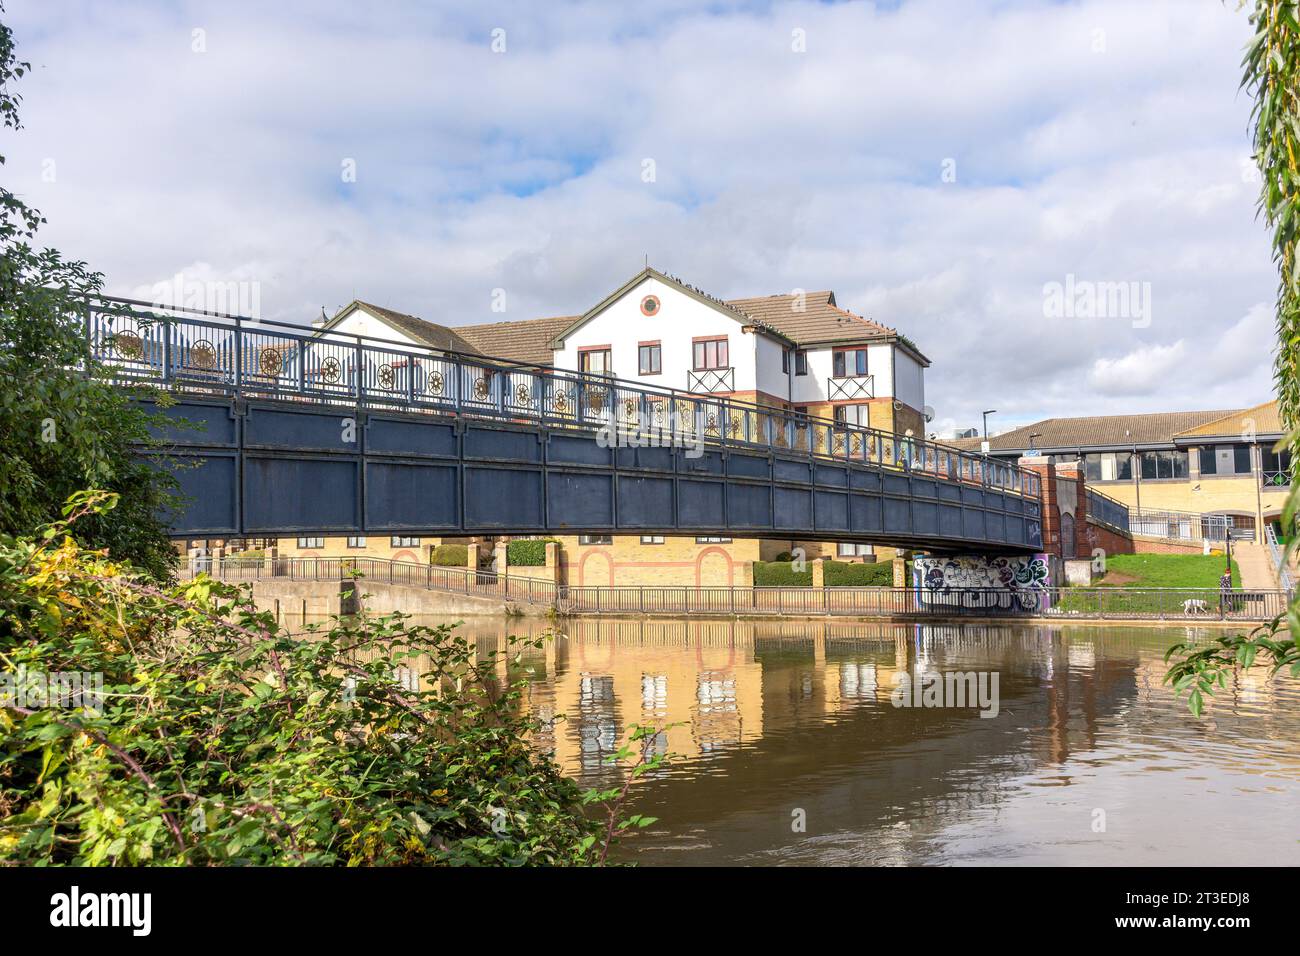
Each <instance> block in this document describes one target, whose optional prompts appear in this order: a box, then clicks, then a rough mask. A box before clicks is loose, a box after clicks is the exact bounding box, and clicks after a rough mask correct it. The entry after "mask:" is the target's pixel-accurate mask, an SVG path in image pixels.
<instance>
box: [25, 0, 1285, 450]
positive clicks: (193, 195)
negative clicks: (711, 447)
mask: <svg viewBox="0 0 1300 956" xmlns="http://www.w3.org/2000/svg"><path fill="white" fill-rule="evenodd" d="M1236 6H1237V5H1236V4H1235V3H1220V2H1216V0H1205V2H1176V3H1161V2H1158V0H1146V2H1143V3H1140V4H1136V3H1131V2H1079V3H1068V4H1062V3H1029V2H998V3H981V2H975V0H970V2H961V3H956V2H948V3H939V2H904V3H889V4H856V3H845V4H822V3H766V4H744V3H725V2H718V3H707V4H704V3H688V2H668V3H662V4H621V3H620V4H613V3H563V2H551V3H546V4H537V3H517V4H498V3H491V2H482V3H474V4H464V5H452V4H434V5H430V4H427V3H425V4H420V3H400V2H380V3H375V4H364V5H363V4H355V3H339V4H329V3H292V2H291V3H284V4H274V5H272V4H265V3H260V4H259V3H240V2H223V3H172V4H160V3H131V2H129V0H126V2H116V3H113V4H107V3H77V2H72V0H57V2H51V0H40V2H34V0H9V3H8V4H7V7H8V9H7V12H6V17H7V20H8V22H10V23H11V24H12V26H13V27H14V29H15V32H16V35H17V41H18V44H19V53H20V55H21V56H22V57H23V58H25V59H27V60H30V61H31V62H32V64H33V67H34V71H33V73H32V74H31V75H30V77H29V78H28V79H26V80H24V81H23V84H22V87H21V92H22V93H23V95H24V97H25V101H24V106H23V118H24V122H25V127H26V128H25V129H24V130H22V131H20V132H19V133H18V134H17V135H13V134H9V133H6V134H5V138H4V146H3V149H0V152H3V153H4V155H5V156H6V157H7V159H8V162H7V164H6V167H5V175H6V177H7V180H6V183H7V184H8V185H10V186H11V188H14V189H15V190H17V191H18V192H20V193H21V194H22V195H24V197H25V198H26V199H27V200H28V201H30V202H31V203H32V204H34V205H36V206H37V207H38V208H40V209H41V210H42V211H43V212H44V213H45V214H46V216H47V218H48V219H49V225H48V227H47V228H46V229H45V231H44V233H43V238H44V241H45V242H47V243H49V244H51V245H55V246H57V247H58V248H60V249H61V250H63V251H64V252H65V253H66V254H67V255H70V256H75V257H78V258H82V259H85V260H87V261H89V262H90V263H91V264H92V265H93V266H94V267H95V268H97V269H99V270H101V271H103V272H104V273H105V274H106V276H107V279H108V285H109V288H110V290H111V291H114V292H118V293H123V294H130V293H140V292H142V291H148V290H149V289H150V288H151V287H152V286H153V285H154V284H155V283H159V282H163V281H167V280H170V278H171V277H172V276H174V275H175V274H177V273H181V274H183V275H184V276H185V277H186V278H187V279H191V280H194V281H208V280H212V281H219V280H230V279H234V280H241V281H246V282H256V283H258V284H259V288H260V293H261V311H262V314H263V316H265V317H267V318H275V319H284V320H290V321H302V322H306V321H309V320H310V319H312V318H313V317H315V316H317V315H319V313H320V310H321V307H322V306H324V307H325V309H326V310H327V311H333V309H335V308H336V307H337V306H339V305H341V304H342V303H345V302H347V301H348V300H350V299H352V298H353V297H359V298H363V299H368V300H371V301H374V302H377V303H380V304H383V305H387V306H389V307H392V308H395V309H399V310H401V311H405V312H410V313H413V314H417V315H420V316H422V317H424V318H428V319H431V320H433V321H437V322H442V323H445V324H449V325H456V324H463V323H471V322H486V321H494V320H499V319H503V318H506V319H516V318H530V317H535V316H541V315H557V314H572V313H579V312H582V311H583V310H585V309H586V308H587V307H589V306H590V305H591V304H593V303H594V302H596V301H598V300H599V299H600V298H602V297H603V296H604V295H605V294H607V293H608V292H609V291H611V290H612V289H614V288H616V287H617V286H618V285H619V284H621V283H622V282H623V281H624V280H625V279H626V278H627V277H628V276H630V275H631V274H632V273H634V272H635V271H636V270H637V269H638V268H640V266H641V264H642V262H643V260H644V257H645V256H647V255H648V256H649V258H650V262H651V264H653V265H655V266H656V267H658V268H660V269H663V270H665V271H668V272H672V273H674V274H676V275H679V276H681V277H682V278H684V279H686V280H687V281H689V282H691V283H692V284H694V285H696V286H699V287H701V288H703V289H705V290H707V291H709V292H711V293H713V294H715V295H719V296H722V297H724V298H728V297H738V296H750V295H763V294H774V293H781V292H788V291H790V290H792V289H795V288H804V289H825V288H831V289H834V290H835V292H836V294H837V297H838V299H839V302H840V304H841V305H843V306H845V307H847V308H850V309H852V310H854V311H856V312H859V313H862V314H865V315H869V316H871V317H872V318H874V319H876V320H877V321H880V322H883V323H885V324H887V325H890V326H893V327H896V328H898V329H899V330H900V331H902V332H905V333H906V334H907V335H908V336H909V337H910V338H912V339H913V340H914V341H915V342H916V343H917V344H918V346H919V347H920V348H921V349H922V350H923V351H924V352H925V353H926V354H927V355H928V356H929V357H930V359H931V360H932V362H933V365H932V367H931V369H930V370H929V373H928V375H927V380H926V387H927V398H928V403H929V404H930V405H931V406H932V407H933V409H934V411H935V414H936V418H935V422H934V423H933V425H932V427H933V428H935V429H937V430H939V431H941V432H942V431H945V430H946V429H949V428H952V427H963V426H968V425H977V424H978V423H979V414H978V413H979V411H980V410H981V409H984V408H991V407H996V408H998V409H999V410H1000V415H999V416H997V419H995V421H1000V422H1001V424H1003V425H1004V426H1005V425H1010V424H1013V423H1023V422H1027V421H1032V420H1035V419H1037V418H1040V417H1047V416H1052V415H1083V414H1104V413H1119V412H1142V411H1157V410H1175V409H1183V408H1218V407H1225V408H1226V407H1234V406H1238V405H1243V404H1249V403H1254V402H1258V401H1263V400H1266V399H1267V398H1269V397H1270V396H1271V360H1272V359H1271V357H1272V349H1273V339H1272V317H1271V308H1270V304H1271V301H1272V296H1273V290H1274V284H1275V278H1274V273H1273V270H1272V266H1271V262H1270V256H1269V247H1268V239H1267V233H1266V231H1265V230H1264V228H1263V226H1262V225H1261V224H1260V223H1259V222H1258V221H1257V219H1256V217H1255V196H1256V192H1257V188H1258V187H1257V185H1256V182H1255V181H1254V180H1253V179H1252V176H1251V167H1250V163H1249V141H1248V134H1249V108H1250V103H1249V99H1248V97H1247V96H1246V95H1245V94H1244V93H1239V91H1238V85H1239V82H1240V68H1239V62H1240V58H1241V49H1242V46H1243V45H1244V43H1245V41H1246V39H1247V37H1248V36H1249V33H1250V30H1249V25H1248V23H1247V20H1246V12H1244V11H1240V10H1237V9H1236ZM196 31H197V32H196ZM494 31H504V32H503V33H502V32H494ZM494 38H495V40H496V46H497V49H496V50H494V49H493V43H494ZM502 39H503V40H504V49H501V46H502V43H501V41H502ZM648 160H649V161H653V168H654V177H653V179H652V180H651V181H647V179H646V177H645V175H644V170H645V169H646V162H647V161H648ZM349 162H351V164H352V165H353V166H354V167H355V170H356V177H355V181H354V182H353V181H345V180H344V178H343V175H342V172H341V170H342V169H343V168H344V166H345V164H347V163H349ZM945 171H947V172H948V174H949V175H947V176H945V175H944V173H945ZM1067 276H1074V277H1075V280H1076V281H1077V282H1081V283H1093V284H1099V283H1125V284H1129V283H1136V286H1134V288H1136V289H1149V291H1150V300H1149V302H1150V309H1149V313H1147V314H1146V315H1145V316H1140V317H1138V318H1137V319H1134V318H1133V317H1132V316H1129V315H1122V316H1118V317H1100V318H1097V317H1093V318H1087V317H1078V316H1074V317H1060V316H1056V317H1053V316H1050V315H1048V314H1046V313H1047V310H1046V309H1045V305H1044V302H1045V295H1044V287H1045V286H1047V285H1049V284H1050V283H1054V282H1055V283H1064V282H1066V280H1067ZM497 289H504V290H505V293H506V296H505V302H506V307H507V311H506V313H505V314H504V315H503V314H500V313H496V312H493V311H492V304H493V302H494V301H500V299H499V297H497V298H496V299H494V290H497Z"/></svg>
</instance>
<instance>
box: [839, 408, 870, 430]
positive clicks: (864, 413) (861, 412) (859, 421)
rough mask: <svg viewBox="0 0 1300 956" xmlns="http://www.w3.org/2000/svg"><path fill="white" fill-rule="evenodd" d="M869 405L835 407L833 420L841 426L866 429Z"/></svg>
mask: <svg viewBox="0 0 1300 956" xmlns="http://www.w3.org/2000/svg"><path fill="white" fill-rule="evenodd" d="M870 412H871V406H870V405H836V406H835V411H834V415H835V420H836V421H837V422H839V423H840V424H841V425H860V426H861V427H863V428H866V427H867V425H868V424H870Z"/></svg>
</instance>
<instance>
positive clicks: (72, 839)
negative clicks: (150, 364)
mask: <svg viewBox="0 0 1300 956" xmlns="http://www.w3.org/2000/svg"><path fill="white" fill-rule="evenodd" d="M116 501H117V499H116V498H114V497H113V496H104V495H96V496H93V497H91V498H85V497H82V498H80V499H78V500H77V501H75V502H74V506H73V507H72V511H71V514H70V516H69V518H68V519H67V521H65V522H63V523H60V524H56V525H54V526H53V527H51V528H49V529H47V530H45V531H44V532H43V533H42V534H41V536H40V537H38V538H35V539H32V538H26V539H15V538H13V537H9V536H0V665H3V668H4V671H5V673H7V674H9V675H13V674H19V673H26V674H28V675H33V674H57V673H68V672H76V673H84V672H91V673H95V674H100V675H102V681H103V685H102V686H103V693H104V700H103V703H102V704H101V705H99V706H98V707H91V708H87V707H78V708H73V707H69V706H42V705H40V704H32V703H31V702H30V701H29V700H28V698H27V697H12V696H11V697H10V698H9V699H8V700H6V701H4V706H2V707H0V865H4V864H15V863H18V864H72V865H133V864H189V865H205V864H243V865H395V864H476V865H520V864H548V865H557V864H560V865H562V864H585V863H597V862H600V861H601V860H603V858H604V855H605V853H606V852H607V849H608V846H607V843H608V840H607V839H602V836H603V835H605V836H607V834H606V833H605V828H604V826H603V825H602V824H601V823H600V821H599V820H594V819H589V818H588V817H587V816H586V814H585V812H584V809H583V807H584V803H590V802H592V801H593V800H596V799H597V798H594V797H592V796H591V795H590V794H588V795H587V796H586V797H584V796H583V794H582V793H580V792H579V790H578V788H577V787H576V786H575V785H574V784H573V783H572V782H571V781H569V780H567V779H565V778H564V777H562V776H561V775H560V773H559V771H558V769H557V768H556V767H555V766H554V764H552V763H551V762H549V761H548V760H546V759H545V758H543V757H540V756H539V755H538V754H537V753H536V752H535V751H534V750H533V748H532V747H530V746H529V744H528V743H527V739H526V738H527V735H528V733H529V731H530V730H531V729H532V726H533V725H532V724H531V723H530V722H529V720H528V719H527V718H526V717H525V716H522V707H521V694H520V686H521V685H518V684H508V683H503V682H502V680H501V679H500V678H499V676H498V674H499V673H500V672H501V668H500V658H499V655H495V654H486V655H485V654H483V653H482V652H480V651H476V648H475V644H474V642H473V641H470V640H466V639H465V638H463V637H461V636H459V635H457V634H456V633H454V632H453V631H452V629H450V628H448V627H438V628H428V627H421V626H416V625H412V624H410V623H408V622H407V621H405V620H403V619H402V617H401V616H400V615H394V616H392V617H381V618H370V617H366V616H362V617H359V618H355V619H335V620H333V621H332V622H331V623H329V624H328V625H325V626H315V627H309V628H308V629H307V633H304V634H299V635H293V634H290V633H287V632H285V631H283V630H281V629H280V628H279V627H278V626H277V624H276V622H275V619H274V615H272V614H269V613H264V612H259V611H257V610H256V608H255V607H254V605H253V603H252V600H251V597H250V594H249V592H248V591H247V590H246V589H237V588H234V587H231V586H227V585H223V584H220V583H218V582H215V581H213V580H211V579H209V578H207V577H206V576H201V577H199V578H197V579H195V580H194V581H193V582H190V583H187V584H184V585H172V586H159V585H157V584H156V583H154V582H153V581H152V580H151V579H149V578H148V577H147V576H146V575H144V574H142V573H140V572H139V571H137V570H136V569H134V568H131V567H130V566H127V565H122V564H119V563H117V562H115V561H113V560H112V559H110V558H108V557H107V556H106V555H104V554H103V553H102V552H97V551H90V550H87V549H85V548H83V547H81V546H80V545H79V544H78V543H77V542H76V541H75V540H74V539H73V537H72V536H71V531H72V530H74V529H73V528H72V527H71V525H72V523H73V522H76V523H77V526H78V527H79V524H80V521H81V520H83V519H84V518H86V517H88V516H89V515H90V514H93V513H94V512H95V511H96V510H98V509H101V508H103V507H109V506H111V505H113V504H115V503H116ZM521 643H527V642H513V644H512V647H511V649H510V651H509V654H510V655H511V656H512V657H516V660H517V656H516V655H517V653H518V649H519V647H520V646H521ZM398 667H402V668H410V669H411V670H412V671H413V672H414V674H415V675H417V676H416V677H415V678H414V679H412V677H411V676H404V677H403V679H401V680H398V679H396V677H397V675H396V674H395V668H398ZM47 703H48V702H47Z"/></svg>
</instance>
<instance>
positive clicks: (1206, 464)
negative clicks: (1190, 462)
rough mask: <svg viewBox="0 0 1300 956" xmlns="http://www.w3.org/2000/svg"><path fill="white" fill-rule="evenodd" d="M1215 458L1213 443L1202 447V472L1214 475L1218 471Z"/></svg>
mask: <svg viewBox="0 0 1300 956" xmlns="http://www.w3.org/2000/svg"><path fill="white" fill-rule="evenodd" d="M1214 462H1215V459H1214V447H1213V446H1212V445H1210V446H1206V447H1203V448H1202V449H1201V474H1203V475H1213V474H1216V473H1217V469H1216V467H1215V463H1214Z"/></svg>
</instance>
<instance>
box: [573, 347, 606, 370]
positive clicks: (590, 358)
mask: <svg viewBox="0 0 1300 956" xmlns="http://www.w3.org/2000/svg"><path fill="white" fill-rule="evenodd" d="M578 371H579V372H586V373H587V374H589V375H612V374H613V369H612V362H611V360H610V352H609V347H608V346H606V347H604V348H598V349H580V350H579V351H578Z"/></svg>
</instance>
